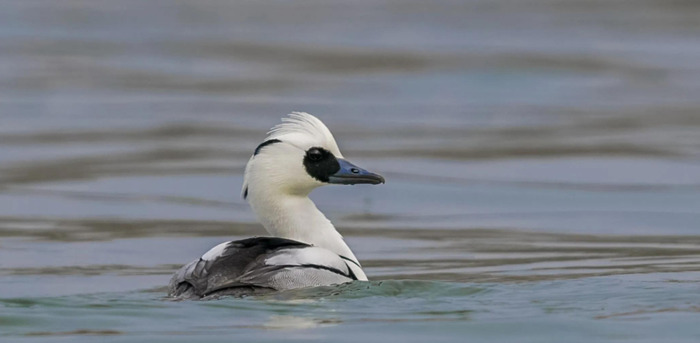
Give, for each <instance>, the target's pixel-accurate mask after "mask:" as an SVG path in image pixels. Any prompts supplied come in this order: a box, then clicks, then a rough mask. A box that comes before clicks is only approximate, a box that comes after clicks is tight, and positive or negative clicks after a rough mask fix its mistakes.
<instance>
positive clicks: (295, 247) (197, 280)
mask: <svg viewBox="0 0 700 343" xmlns="http://www.w3.org/2000/svg"><path fill="white" fill-rule="evenodd" d="M360 183H366V184H375V185H376V184H380V183H384V178H383V177H382V176H380V175H378V174H374V173H371V172H369V171H366V170H364V169H362V168H360V167H357V166H355V165H353V164H352V163H350V162H348V161H346V160H344V159H343V155H342V154H341V153H340V150H339V149H338V145H337V144H336V142H335V139H334V138H333V135H332V134H331V132H330V130H328V128H327V127H326V126H325V125H324V124H323V123H322V122H321V121H320V120H319V119H318V118H316V117H314V116H312V115H310V114H308V113H300V112H294V113H292V114H290V115H289V118H283V119H282V124H279V125H277V126H275V127H273V128H272V130H270V132H269V133H268V136H267V138H266V139H265V141H264V142H262V143H261V144H260V145H258V147H257V148H256V149H255V152H254V153H253V156H252V157H251V158H250V160H249V161H248V164H247V166H246V169H245V177H244V181H243V188H242V196H243V198H244V199H246V200H247V201H248V202H249V203H250V206H251V207H252V208H253V211H254V212H255V214H256V215H257V217H258V220H259V221H260V222H261V223H262V225H263V226H264V227H265V230H267V232H268V233H269V234H270V235H272V236H274V237H255V238H248V239H243V240H239V241H230V242H224V243H221V244H219V245H217V246H216V247H214V248H212V249H211V250H209V251H208V252H207V253H205V254H204V255H202V257H201V258H199V259H197V260H194V261H192V262H190V263H189V264H187V265H185V266H184V267H182V268H181V269H180V270H179V271H178V272H177V273H175V275H174V276H173V277H172V279H171V281H170V287H169V295H170V296H172V297H177V298H193V299H207V298H216V297H219V296H223V295H234V296H242V295H251V294H261V293H268V292H272V291H280V290H288V289H295V288H304V287H315V286H323V285H333V284H341V283H345V282H349V281H353V280H363V281H366V280H367V276H366V275H365V273H364V271H362V267H361V266H360V263H359V261H358V260H357V258H356V257H355V255H354V254H353V253H352V251H351V250H350V248H349V247H348V245H347V244H346V243H345V241H344V240H343V237H342V236H341V235H340V234H339V233H338V231H336V229H335V227H333V224H331V222H330V221H329V220H328V219H327V218H326V217H325V216H324V215H323V213H321V211H319V210H318V208H316V205H314V203H313V201H311V199H309V197H308V195H309V193H311V191H312V190H314V189H315V188H317V187H320V186H323V185H327V184H344V185H354V184H360Z"/></svg>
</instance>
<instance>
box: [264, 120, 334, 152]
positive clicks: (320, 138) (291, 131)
mask: <svg viewBox="0 0 700 343" xmlns="http://www.w3.org/2000/svg"><path fill="white" fill-rule="evenodd" d="M270 139H279V140H281V141H284V142H289V143H292V144H294V143H298V144H306V145H309V146H308V147H311V146H319V147H323V148H325V149H328V150H329V151H330V152H332V153H333V154H334V155H335V156H336V157H343V155H342V154H341V153H340V149H338V144H337V143H336V142H335V138H333V134H332V133H331V131H330V130H329V129H328V127H326V125H325V124H323V122H322V121H321V120H319V119H318V118H316V117H314V116H312V115H311V114H308V113H306V112H292V113H290V114H289V117H287V118H282V123H281V124H277V125H275V126H274V127H273V128H272V129H271V130H270V131H269V132H268V133H267V138H266V139H265V140H270Z"/></svg>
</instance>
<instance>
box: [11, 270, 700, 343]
mask: <svg viewBox="0 0 700 343" xmlns="http://www.w3.org/2000/svg"><path fill="white" fill-rule="evenodd" d="M698 275H699V274H698V273H692V274H684V275H680V276H681V277H691V278H695V279H697V277H698ZM674 276H679V275H672V274H670V275H668V277H669V279H668V280H665V281H660V280H656V279H655V278H651V279H650V278H646V277H639V276H636V277H631V276H625V277H615V278H611V277H596V278H591V279H587V280H585V281H582V280H575V281H547V282H533V283H525V284H494V283H480V284H469V283H467V284H457V283H442V282H431V281H383V282H370V283H366V282H356V283H353V284H348V285H342V286H337V287H322V288H319V289H314V290H301V291H294V292H285V293H281V294H277V295H274V296H267V297H261V298H256V299H225V300H220V301H211V302H172V301H167V300H163V298H162V293H159V292H138V293H116V294H114V293H102V294H94V295H78V296H65V297H53V298H16V299H8V300H3V301H2V305H3V308H4V309H6V310H9V311H11V313H12V315H11V316H9V317H8V316H5V315H3V317H0V318H2V319H1V320H2V323H3V326H5V327H7V328H8V331H6V332H5V333H6V334H8V335H12V336H14V335H18V336H24V337H25V338H24V339H23V341H33V340H42V339H47V338H54V339H60V338H63V339H66V340H70V341H94V340H95V339H97V338H95V337H94V336H101V337H100V338H99V339H100V340H106V341H114V342H121V341H123V342H130V341H134V340H144V341H146V340H147V341H155V342H158V341H182V342H187V341H191V340H193V339H195V340H206V341H217V342H218V341H221V342H224V341H230V340H232V339H233V340H246V341H247V340H255V341H263V342H268V341H269V342H274V341H279V340H293V341H328V340H338V341H342V342H345V341H347V342H351V341H356V340H358V339H362V340H394V339H401V340H405V341H409V342H422V341H426V340H431V341H438V342H443V341H454V340H456V339H467V338H470V337H475V338H478V339H482V340H489V341H519V342H541V341H559V339H560V338H561V337H566V340H567V341H572V342H587V341H599V340H601V341H604V340H628V341H635V342H658V341H665V342H672V341H678V340H683V339H689V338H694V337H698V335H700V331H698V330H697V329H696V328H692V327H693V326H694V325H693V324H694V323H695V320H696V317H695V316H697V312H698V311H700V309H699V308H698V307H697V306H694V305H691V304H692V303H693V302H694V303H695V304H697V302H698V301H699V300H700V295H698V292H697V285H696V284H694V282H692V281H690V280H674V279H672V278H673V277H674ZM591 287H594V288H596V289H597V290H598V292H596V294H590V289H591ZM646 297H653V298H654V299H655V303H658V302H663V303H664V304H666V306H667V307H663V308H658V307H655V306H653V305H652V304H644V301H643V300H642V299H643V298H646ZM640 300H642V301H641V302H640ZM85 318H90V319H89V320H87V321H86V319H85Z"/></svg>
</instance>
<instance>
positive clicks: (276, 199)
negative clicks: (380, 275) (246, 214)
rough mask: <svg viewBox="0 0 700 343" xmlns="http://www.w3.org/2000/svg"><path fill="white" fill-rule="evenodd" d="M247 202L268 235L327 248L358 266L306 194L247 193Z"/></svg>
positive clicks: (337, 234) (352, 255)
mask: <svg viewBox="0 0 700 343" xmlns="http://www.w3.org/2000/svg"><path fill="white" fill-rule="evenodd" d="M248 201H249V202H250V206H251V207H252V208H253V211H254V212H255V214H256V216H257V217H258V220H259V221H260V223H261V224H262V225H263V226H264V227H265V230H267V232H268V233H270V234H271V235H273V236H276V237H282V238H287V239H292V240H295V241H299V242H303V243H307V244H311V245H314V246H317V247H322V248H325V249H328V250H330V251H332V252H334V253H336V254H338V255H340V256H342V257H345V258H347V259H351V260H352V261H353V262H355V263H356V264H357V265H358V266H359V265H360V263H359V261H358V260H357V258H356V257H355V254H353V253H352V250H350V247H348V245H347V244H346V243H345V241H344V240H343V236H341V235H340V233H339V232H338V231H337V230H336V229H335V227H334V226H333V224H332V223H331V221H330V220H328V218H326V216H324V215H323V213H322V212H321V211H320V210H319V209H318V208H317V207H316V205H315V204H314V202H313V201H311V199H309V197H308V196H306V195H289V194H284V195H281V194H250V196H249V197H248ZM362 275H363V276H364V273H362ZM358 277H359V275H358Z"/></svg>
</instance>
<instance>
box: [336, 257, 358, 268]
mask: <svg viewBox="0 0 700 343" xmlns="http://www.w3.org/2000/svg"><path fill="white" fill-rule="evenodd" d="M338 256H340V258H342V259H343V260H346V261H350V262H352V264H354V265H356V266H358V267H360V268H362V267H361V266H360V265H359V264H357V262H355V261H354V260H352V259H351V258H348V257H345V256H343V255H338Z"/></svg>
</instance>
